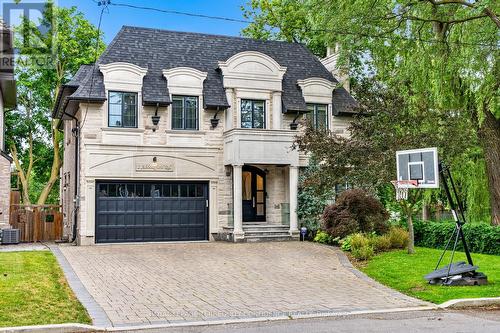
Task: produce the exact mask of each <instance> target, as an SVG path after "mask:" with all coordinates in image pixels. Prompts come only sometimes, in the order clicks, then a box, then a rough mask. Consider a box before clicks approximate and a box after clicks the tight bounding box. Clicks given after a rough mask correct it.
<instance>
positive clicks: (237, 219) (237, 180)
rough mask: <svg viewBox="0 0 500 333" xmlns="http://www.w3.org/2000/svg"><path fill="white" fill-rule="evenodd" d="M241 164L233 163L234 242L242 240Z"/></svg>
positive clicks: (243, 235)
mask: <svg viewBox="0 0 500 333" xmlns="http://www.w3.org/2000/svg"><path fill="white" fill-rule="evenodd" d="M241 170H242V165H233V210H234V213H233V220H234V227H233V238H234V241H235V242H238V241H241V240H243V238H244V237H245V234H244V232H243V207H242V206H243V205H242V199H243V198H242V184H241V181H242V179H241V177H242V174H241Z"/></svg>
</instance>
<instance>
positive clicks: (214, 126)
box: [210, 107, 220, 128]
mask: <svg viewBox="0 0 500 333" xmlns="http://www.w3.org/2000/svg"><path fill="white" fill-rule="evenodd" d="M219 111H220V109H219V107H217V112H215V114H214V117H213V118H210V123H211V124H212V128H216V127H217V125H219V120H220V119H219V118H217V114H218V113H219Z"/></svg>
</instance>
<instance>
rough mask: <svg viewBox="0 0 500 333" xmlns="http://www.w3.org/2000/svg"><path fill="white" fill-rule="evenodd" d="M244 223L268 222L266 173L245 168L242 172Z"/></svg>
mask: <svg viewBox="0 0 500 333" xmlns="http://www.w3.org/2000/svg"><path fill="white" fill-rule="evenodd" d="M242 178H243V179H242V191H243V193H242V197H243V222H257V221H265V220H266V173H265V172H264V171H263V170H261V169H259V168H256V167H252V166H244V167H243V172H242Z"/></svg>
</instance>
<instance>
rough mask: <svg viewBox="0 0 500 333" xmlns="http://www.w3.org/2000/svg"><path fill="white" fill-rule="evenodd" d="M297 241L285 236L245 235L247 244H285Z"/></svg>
mask: <svg viewBox="0 0 500 333" xmlns="http://www.w3.org/2000/svg"><path fill="white" fill-rule="evenodd" d="M292 240H295V239H294V238H293V237H291V236H290V235H286V236H285V235H283V236H273V235H259V236H248V235H246V234H245V242H247V243H253V242H285V241H292Z"/></svg>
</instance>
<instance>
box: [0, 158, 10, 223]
mask: <svg viewBox="0 0 500 333" xmlns="http://www.w3.org/2000/svg"><path fill="white" fill-rule="evenodd" d="M9 209H10V161H9V160H8V159H7V158H5V157H4V156H1V155H0V229H3V228H7V227H8V226H9Z"/></svg>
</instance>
